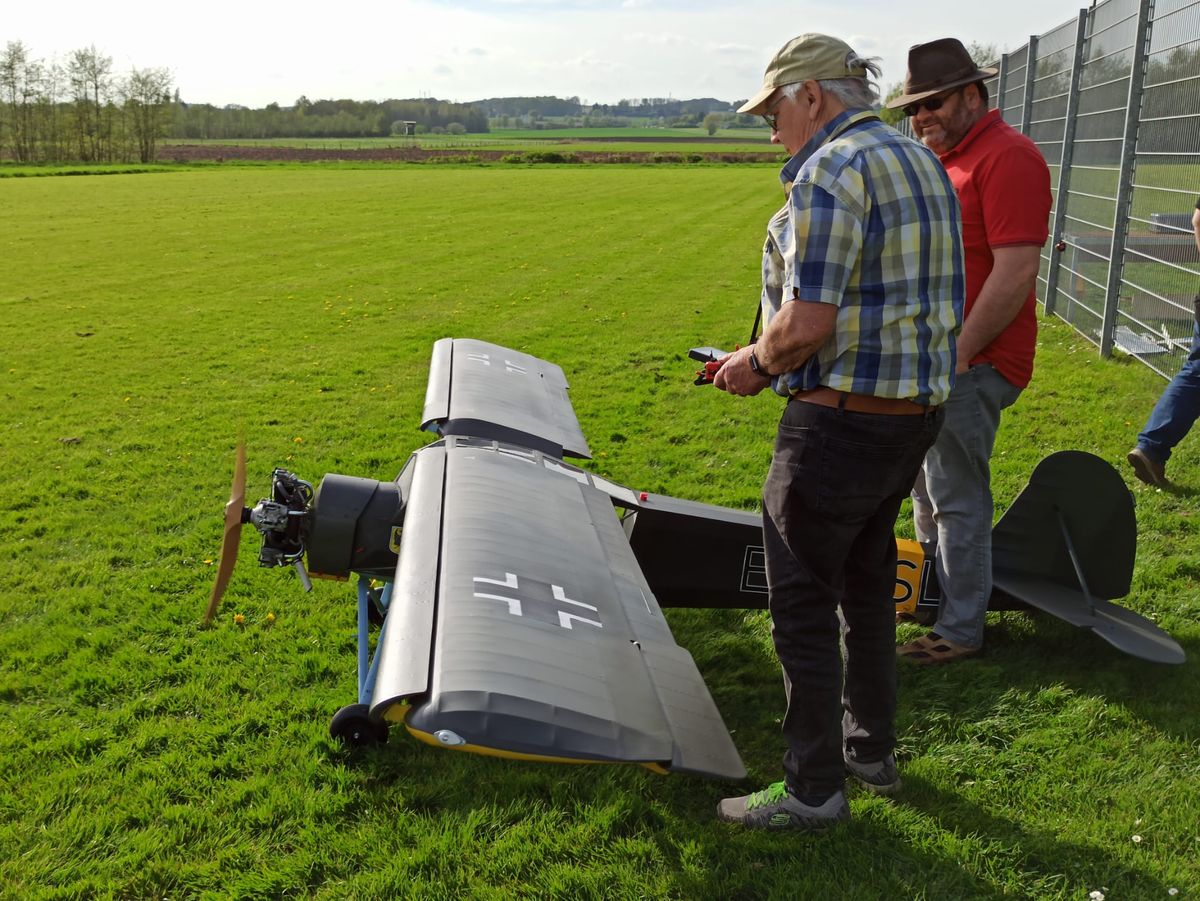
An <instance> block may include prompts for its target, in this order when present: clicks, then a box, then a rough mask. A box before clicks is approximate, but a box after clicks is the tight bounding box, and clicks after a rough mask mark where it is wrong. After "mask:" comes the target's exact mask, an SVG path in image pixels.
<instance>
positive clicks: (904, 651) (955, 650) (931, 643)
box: [896, 632, 983, 666]
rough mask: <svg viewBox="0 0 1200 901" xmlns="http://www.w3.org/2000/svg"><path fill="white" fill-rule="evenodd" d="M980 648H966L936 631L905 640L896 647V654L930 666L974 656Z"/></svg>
mask: <svg viewBox="0 0 1200 901" xmlns="http://www.w3.org/2000/svg"><path fill="white" fill-rule="evenodd" d="M981 650H983V649H982V648H968V647H967V646H966V645H961V644H959V643H958V642H956V641H951V640H950V639H949V638H943V637H942V636H941V635H938V634H937V633H936V632H930V633H929V634H928V635H922V636H921V637H920V638H917V639H914V640H913V641H909V642H906V643H905V644H902V645H900V647H898V648H896V656H897V657H901V658H903V659H905V660H911V661H912V662H913V663H916V664H919V665H921V666H932V665H934V664H939V663H951V662H953V661H955V660H964V659H966V658H967V657H974V656H975V655H976V654H978V653H979V652H980V651H981Z"/></svg>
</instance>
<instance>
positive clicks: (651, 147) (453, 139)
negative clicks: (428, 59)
mask: <svg viewBox="0 0 1200 901" xmlns="http://www.w3.org/2000/svg"><path fill="white" fill-rule="evenodd" d="M770 137H771V136H770V133H769V132H768V131H767V129H766V128H765V127H763V128H754V129H746V128H726V129H719V130H718V131H717V133H716V134H715V135H713V136H712V137H710V136H709V135H708V132H707V131H705V130H704V129H700V128H562V129H503V130H496V131H492V132H488V133H486V134H464V135H431V134H426V135H415V136H413V137H386V138H261V139H257V138H235V139H229V140H219V139H213V140H209V141H191V140H182V139H180V140H170V141H164V142H163V145H164V146H166V147H169V146H170V145H172V144H204V143H208V144H221V145H230V144H232V145H240V146H268V147H298V148H311V147H321V148H336V149H339V150H343V149H344V150H373V149H379V148H387V147H419V148H421V149H423V150H464V151H466V150H514V151H516V150H537V149H556V150H560V151H561V150H564V149H575V150H588V151H593V152H598V153H617V152H641V153H688V152H693V153H763V152H769V151H771V150H774V149H778V150H779V152H780V154H781V156H782V155H783V150H782V148H777V147H775V146H773V145H772V144H771V142H770ZM713 138H716V139H717V140H713Z"/></svg>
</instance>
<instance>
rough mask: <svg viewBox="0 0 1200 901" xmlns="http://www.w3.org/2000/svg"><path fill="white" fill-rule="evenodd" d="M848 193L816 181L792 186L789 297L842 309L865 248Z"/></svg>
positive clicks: (860, 218)
mask: <svg viewBox="0 0 1200 901" xmlns="http://www.w3.org/2000/svg"><path fill="white" fill-rule="evenodd" d="M855 206H856V204H853V203H852V202H849V198H847V196H846V193H845V192H844V191H840V190H834V191H831V190H828V189H827V188H825V187H823V186H821V185H819V184H816V183H815V182H813V181H809V180H804V181H798V182H796V183H795V184H794V185H793V186H792V194H791V203H790V212H791V217H792V230H793V231H792V233H793V234H794V235H795V244H794V247H795V250H794V252H795V262H794V264H793V265H792V266H790V267H788V269H789V272H790V275H791V283H790V285H789V287H790V288H791V289H792V291H789V292H788V294H789V295H791V294H793V293H798V294H799V296H800V297H801V298H802V299H804V300H808V301H818V302H820V303H831V304H833V305H834V306H838V307H840V306H841V305H842V301H843V299H844V298H845V296H846V288H847V286H848V285H849V284H850V281H851V278H852V276H853V274H854V270H855V268H856V266H857V265H858V260H859V256H860V255H861V252H862V244H863V216H862V212H861V210H859V209H855V208H854V207H855Z"/></svg>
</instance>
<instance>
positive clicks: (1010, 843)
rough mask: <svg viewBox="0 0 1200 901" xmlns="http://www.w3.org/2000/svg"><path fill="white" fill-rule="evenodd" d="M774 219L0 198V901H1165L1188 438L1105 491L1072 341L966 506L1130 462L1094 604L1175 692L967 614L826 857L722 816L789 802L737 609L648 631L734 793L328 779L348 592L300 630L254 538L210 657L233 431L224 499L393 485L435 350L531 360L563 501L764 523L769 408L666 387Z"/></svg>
mask: <svg viewBox="0 0 1200 901" xmlns="http://www.w3.org/2000/svg"><path fill="white" fill-rule="evenodd" d="M778 202H779V187H778V181H777V178H776V173H775V171H773V170H772V169H771V168H770V167H757V166H755V167H729V168H704V167H697V168H690V167H661V168H641V167H622V166H612V167H581V168H575V167H564V168H547V169H526V168H500V167H492V168H475V167H461V168H458V167H438V168H430V167H410V168H404V167H397V168H387V167H381V168H370V169H367V168H354V169H339V168H334V167H309V168H301V167H274V168H236V167H229V166H226V167H220V168H217V167H210V168H201V169H195V170H187V169H182V170H178V171H173V172H169V173H150V174H139V175H110V176H109V177H105V178H87V177H83V178H11V179H2V180H0V391H2V392H3V400H4V408H5V409H4V414H3V417H0V459H3V462H4V467H3V470H4V473H3V474H4V479H3V482H0V572H2V573H3V577H2V578H0V896H3V897H5V898H21V899H24V898H76V897H112V896H115V897H131V898H151V897H154V898H162V897H170V898H181V897H193V896H200V895H207V896H212V897H227V896H228V897H262V898H274V897H280V896H284V895H320V896H323V897H364V898H365V897H419V898H438V899H441V898H450V897H476V898H509V897H537V898H543V897H550V898H564V899H576V898H639V897H669V898H689V899H690V898H713V899H725V898H760V897H770V898H780V899H784V898H800V897H819V898H847V899H860V898H930V899H934V898H992V897H1018V898H1038V899H1041V898H1062V899H1083V898H1087V897H1088V896H1089V893H1090V892H1097V891H1099V892H1103V893H1104V894H1105V895H1106V897H1107V898H1109V899H1117V898H1122V899H1125V898H1168V897H1170V895H1169V894H1168V893H1169V890H1171V889H1177V890H1178V897H1185V898H1186V897H1196V895H1197V893H1198V892H1200V708H1198V707H1197V704H1196V700H1195V699H1196V698H1197V697H1198V696H1200V625H1197V609H1198V607H1200V603H1198V601H1197V587H1196V586H1197V579H1198V578H1200V563H1198V562H1197V556H1198V553H1197V552H1198V550H1200V524H1198V522H1197V518H1198V517H1197V515H1196V504H1197V498H1198V497H1200V475H1197V472H1198V471H1200V465H1198V464H1200V438H1198V437H1197V436H1195V435H1193V436H1192V437H1191V438H1190V439H1189V440H1188V441H1187V442H1185V443H1184V444H1183V445H1182V446H1181V447H1180V448H1179V450H1178V451H1177V454H1176V456H1175V457H1174V458H1173V459H1172V462H1171V467H1170V472H1171V475H1172V476H1173V477H1174V478H1176V479H1177V480H1178V486H1177V487H1176V488H1173V489H1172V490H1164V491H1155V490H1151V489H1148V488H1146V487H1145V486H1143V485H1141V484H1140V483H1137V482H1134V481H1132V478H1131V476H1129V473H1128V472H1127V471H1126V468H1125V467H1124V465H1123V464H1122V463H1121V461H1122V459H1123V455H1124V452H1125V451H1126V450H1127V449H1128V448H1129V446H1130V445H1131V443H1132V441H1133V438H1134V435H1135V433H1136V432H1137V430H1138V428H1139V426H1140V425H1141V423H1142V421H1143V420H1144V418H1145V415H1146V413H1147V412H1148V410H1149V408H1150V406H1151V405H1152V403H1153V402H1154V399H1155V398H1156V397H1157V395H1158V393H1159V392H1160V391H1161V390H1162V387H1163V385H1164V382H1163V381H1162V379H1161V378H1159V377H1157V376H1155V375H1154V374H1153V373H1151V372H1150V371H1148V370H1147V369H1145V368H1144V367H1142V366H1140V365H1137V364H1135V363H1132V362H1130V361H1123V362H1122V361H1104V360H1101V359H1099V358H1098V357H1097V356H1096V354H1095V349H1094V347H1092V345H1090V344H1088V343H1087V342H1086V341H1083V340H1082V339H1080V338H1078V337H1077V336H1076V335H1075V334H1074V333H1073V332H1072V331H1071V330H1070V329H1069V328H1067V327H1066V326H1064V325H1061V324H1056V323H1053V322H1050V323H1044V324H1043V332H1042V336H1041V339H1040V349H1039V358H1038V359H1039V363H1038V367H1039V368H1038V373H1037V375H1036V376H1035V380H1034V382H1033V384H1032V385H1031V386H1030V388H1029V389H1028V391H1027V392H1026V393H1025V395H1024V396H1023V397H1022V399H1021V400H1020V402H1019V403H1018V404H1017V405H1016V407H1014V408H1013V409H1012V410H1011V411H1010V412H1009V413H1007V414H1006V419H1005V424H1004V426H1003V428H1002V430H1001V434H1000V439H999V444H998V448H997V453H996V456H995V459H994V471H995V491H996V496H997V501H998V504H999V507H1000V508H1001V509H1002V508H1003V507H1005V506H1006V505H1007V504H1008V503H1010V502H1011V501H1012V499H1013V497H1014V496H1015V495H1016V494H1017V492H1018V491H1019V490H1020V488H1021V487H1022V485H1023V484H1024V481H1025V479H1026V477H1027V475H1028V473H1029V471H1030V470H1031V469H1032V468H1033V466H1034V464H1035V463H1036V461H1037V460H1038V459H1039V458H1040V457H1042V456H1043V455H1044V454H1046V453H1048V452H1050V451H1053V450H1058V449H1062V448H1079V449H1083V450H1088V451H1091V452H1093V453H1096V454H1099V455H1100V456H1102V457H1104V458H1106V459H1108V460H1110V461H1112V462H1113V463H1114V464H1118V465H1120V468H1121V471H1122V473H1123V474H1124V475H1126V477H1127V479H1128V480H1129V481H1130V485H1131V488H1132V489H1133V491H1134V494H1135V496H1136V499H1137V504H1138V519H1139V526H1140V533H1141V537H1140V542H1139V556H1138V566H1137V571H1136V575H1135V582H1134V586H1133V591H1132V592H1131V595H1130V598H1129V599H1128V602H1127V603H1128V605H1129V606H1131V607H1133V608H1134V609H1137V610H1138V611H1140V612H1142V613H1144V614H1146V615H1148V616H1151V617H1153V618H1154V619H1155V620H1156V621H1158V622H1159V623H1160V624H1161V625H1162V626H1163V627H1164V628H1166V629H1167V630H1168V631H1170V632H1171V633H1172V634H1173V635H1174V636H1176V638H1177V639H1178V640H1179V641H1180V642H1181V644H1182V645H1183V646H1184V648H1185V649H1186V651H1187V653H1188V657H1189V659H1188V662H1187V663H1186V664H1184V665H1183V666H1180V667H1161V666H1155V665H1151V664H1148V663H1144V662H1141V661H1138V660H1134V659H1132V658H1130V657H1127V656H1124V655H1121V654H1119V653H1117V652H1115V651H1114V650H1112V649H1111V648H1110V647H1109V646H1108V645H1107V644H1105V643H1103V642H1102V641H1100V640H1099V639H1097V638H1095V637H1093V636H1090V635H1087V634H1082V633H1078V632H1076V631H1075V630H1073V629H1071V628H1070V627H1068V626H1066V625H1064V624H1062V623H1060V622H1058V621H1054V620H1049V619H1045V618H1041V619H1032V618H1028V617H1025V616H1023V615H1019V614H1005V615H1002V616H1000V615H994V618H993V620H992V621H991V623H990V625H989V633H988V647H987V653H986V654H985V655H984V656H983V657H981V658H978V659H975V660H971V661H966V662H963V663H960V664H957V665H955V666H953V667H947V668H943V669H935V670H932V671H928V672H926V671H918V670H915V669H909V668H905V669H904V670H902V673H901V679H900V693H901V694H900V714H899V722H898V729H899V735H900V747H899V756H900V758H901V768H902V773H903V775H904V778H905V780H906V788H905V790H904V791H903V793H901V794H900V795H899V796H898V797H897V798H895V799H894V800H884V799H877V798H874V797H871V796H867V795H865V794H855V795H853V796H852V799H851V807H852V810H853V815H854V819H853V820H852V822H851V823H849V824H847V825H846V826H844V827H841V828H839V829H837V830H835V831H833V832H832V833H829V834H826V835H823V836H817V837H805V836H795V835H758V834H743V833H740V832H737V831H735V830H732V829H730V828H727V827H725V826H724V825H722V824H719V823H717V822H715V821H714V817H713V808H714V806H715V804H716V802H717V800H718V799H719V798H721V797H722V796H724V795H726V794H730V793H742V792H743V791H744V790H745V789H746V788H759V787H762V785H763V784H765V783H766V782H768V781H772V780H774V779H775V778H777V777H778V773H779V757H780V754H781V752H782V745H781V741H780V736H779V718H780V717H781V715H782V713H783V708H782V695H781V691H780V686H779V678H778V671H777V667H776V664H775V662H774V659H773V653H772V651H771V646H770V638H769V634H768V622H767V619H766V617H765V615H764V614H762V613H757V612H751V613H743V612H704V611H686V610H680V611H670V612H669V619H670V621H671V624H672V628H673V630H674V633H675V636H676V638H677V640H678V641H679V643H680V644H681V645H683V646H684V647H686V648H688V649H689V650H690V651H691V652H692V654H693V655H694V656H695V658H696V660H697V663H698V665H699V667H700V670H701V672H702V673H703V674H704V675H705V677H706V679H707V682H708V684H709V686H710V688H711V690H712V693H713V696H714V698H715V700H716V702H717V704H718V706H719V707H720V709H721V711H722V713H723V715H724V717H725V719H726V723H727V725H729V727H730V728H731V730H732V732H733V736H734V739H735V741H736V743H737V745H738V747H739V749H740V751H741V752H742V755H743V758H744V759H745V761H746V764H747V766H748V768H749V770H750V772H751V781H750V783H748V785H747V786H734V785H723V784H719V783H712V782H705V781H701V780H698V779H693V778H689V777H680V776H672V777H666V778H664V777H658V776H654V775H651V774H649V773H646V772H644V771H641V770H638V769H634V768H624V767H570V766H557V765H532V764H520V763H515V762H508V761H500V760H494V759H485V758H479V757H473V756H470V755H462V754H454V753H451V752H447V751H440V750H437V749H433V748H428V747H426V746H424V745H418V744H417V743H415V742H413V741H411V740H408V739H406V738H405V737H404V736H403V735H402V734H401V732H400V730H394V732H393V737H392V741H391V743H390V744H389V745H387V746H386V747H383V748H380V749H376V750H371V751H369V752H366V753H362V754H358V755H352V754H349V753H347V752H346V751H344V750H343V749H342V748H341V747H340V746H338V745H337V744H335V743H334V742H333V741H332V740H331V739H330V738H329V736H328V732H327V729H328V724H329V718H330V716H331V715H332V713H333V712H334V711H335V710H336V709H337V708H338V707H340V706H341V705H343V704H346V703H350V702H351V701H352V700H353V699H354V691H355V658H354V647H355V634H354V628H355V627H354V601H353V596H352V591H351V590H350V589H349V588H348V587H347V586H344V585H336V584H330V583H317V585H316V586H315V589H314V591H313V592H312V593H311V594H309V595H305V594H303V593H302V592H301V591H300V589H299V588H298V587H297V585H296V583H295V580H294V577H293V576H292V575H291V573H290V572H285V571H265V570H260V569H258V568H257V567H256V566H255V565H254V550H253V548H254V546H255V545H256V542H255V541H254V539H252V538H251V537H250V535H247V536H246V540H245V547H243V550H242V564H241V567H240V568H239V570H238V571H237V573H236V574H235V576H234V578H233V581H232V584H231V586H230V590H229V593H228V594H227V595H226V600H225V601H224V603H223V605H222V608H221V611H220V615H219V617H218V620H217V621H216V622H215V624H214V626H213V627H211V628H203V627H201V625H200V618H201V612H202V610H203V607H204V603H205V601H206V599H207V595H208V591H209V588H210V586H211V580H212V577H213V567H212V565H211V561H212V560H213V558H215V556H216V553H217V550H218V545H219V541H220V534H221V522H222V507H223V504H224V502H225V499H226V497H227V496H228V485H229V480H230V476H231V473H232V465H233V447H234V443H235V441H236V437H237V435H238V434H239V433H240V434H244V435H245V438H246V443H247V449H248V456H249V461H250V467H249V468H250V488H249V500H251V502H252V501H253V500H254V499H255V498H257V497H258V496H260V495H261V494H263V493H265V492H266V490H267V488H268V483H269V476H270V471H271V469H272V467H274V466H276V465H280V466H285V467H287V468H288V469H291V470H293V471H295V472H297V473H299V474H301V475H302V476H304V477H308V478H310V479H312V480H316V479H317V478H319V477H320V476H321V475H322V474H323V473H325V472H342V473H347V474H353V475H361V476H369V477H373V478H379V479H388V478H392V477H394V476H395V474H396V473H397V472H398V471H399V469H400V467H401V465H402V464H403V462H404V460H405V458H406V457H407V455H408V454H409V453H410V452H411V451H412V450H413V449H414V448H416V447H417V446H419V445H421V444H422V443H424V442H425V441H426V440H428V438H429V436H428V435H424V434H422V433H420V432H418V431H417V425H418V420H419V416H420V411H421V405H422V401H423V398H424V390H425V377H426V370H427V366H428V359H429V350H430V346H431V344H432V343H433V341H434V340H436V339H437V338H440V337H443V336H447V335H456V336H469V337H477V338H480V339H484V340H489V341H494V342H497V343H500V344H504V345H508V346H511V347H515V348H518V349H520V350H523V351H526V352H529V353H533V354H536V355H538V356H541V357H544V358H547V359H549V360H552V361H554V362H556V363H558V364H560V365H561V366H562V367H563V369H564V370H565V372H566V374H567V376H568V378H569V380H570V381H571V384H572V390H571V395H572V400H573V403H574V406H575V410H576V412H577V414H578V417H579V420H580V422H581V424H582V426H583V428H584V431H585V434H586V435H587V437H588V441H589V443H590V445H591V448H592V451H593V453H594V455H595V460H594V461H593V462H592V463H591V464H589V465H590V466H591V467H592V468H593V469H595V470H597V471H599V472H601V473H604V474H605V475H607V476H610V477H611V478H613V479H615V480H617V481H619V482H621V483H623V484H626V485H629V486H631V487H634V488H636V489H642V490H648V491H662V492H667V493H671V494H674V495H677V496H680V497H686V498H693V499H697V500H704V501H710V502H716V503H721V504H725V505H730V506H736V507H744V508H755V507H756V506H757V504H758V496H759V489H760V485H761V481H762V478H763V476H764V474H765V471H766V467H767V462H768V459H769V456H770V449H771V440H772V437H773V430H774V423H775V421H776V419H777V416H778V413H779V403H778V402H777V401H776V400H774V399H772V398H768V397H760V398H757V399H754V400H742V401H738V400H735V399H732V398H729V397H726V396H723V395H719V394H718V393H716V392H714V391H712V390H711V389H698V388H694V387H692V386H691V384H690V375H691V372H692V369H693V366H692V364H690V363H689V362H688V361H687V359H686V358H685V352H686V349H687V348H688V347H690V346H693V345H697V344H710V343H711V344H720V345H726V346H729V345H732V344H733V343H734V342H735V341H738V340H745V337H746V335H747V334H748V332H749V329H750V323H751V319H752V317H753V310H754V304H755V303H756V298H757V294H758V265H759V248H760V246H761V240H762V228H763V224H764V222H765V219H766V218H767V217H768V216H769V215H770V213H771V212H773V210H774V208H775V207H776V205H777V204H778ZM998 512H999V511H998ZM900 528H901V531H909V527H908V524H907V522H905V521H904V519H903V517H902V521H901V523H900ZM235 614H240V615H242V616H243V617H244V623H243V624H242V625H237V624H235V622H234V619H233V617H234V615H235ZM272 616H273V617H274V619H273V621H272V620H271V619H270V617H272Z"/></svg>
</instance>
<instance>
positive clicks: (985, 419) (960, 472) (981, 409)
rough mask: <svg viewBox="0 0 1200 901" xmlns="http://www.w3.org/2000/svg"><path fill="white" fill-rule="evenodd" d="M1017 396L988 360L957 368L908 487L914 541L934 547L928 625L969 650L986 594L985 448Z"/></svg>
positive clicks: (988, 498)
mask: <svg viewBox="0 0 1200 901" xmlns="http://www.w3.org/2000/svg"><path fill="white" fill-rule="evenodd" d="M1020 394H1021V389H1020V388H1018V387H1016V386H1015V385H1013V384H1012V383H1011V382H1009V381H1008V380H1007V379H1006V378H1004V376H1002V375H1001V374H1000V373H998V372H997V371H996V370H995V368H993V367H992V366H991V364H988V363H984V364H981V365H979V366H972V367H971V368H970V369H968V370H967V371H966V372H964V373H961V374H960V375H959V376H958V378H957V379H956V380H955V382H954V388H953V390H952V391H951V392H950V399H949V400H948V401H947V402H946V406H945V410H946V424H945V425H944V426H943V427H942V431H941V432H940V433H939V434H938V439H937V441H936V442H935V443H934V445H933V447H932V448H931V449H930V451H929V453H928V454H927V455H926V457H925V465H924V466H923V467H922V469H921V473H920V475H919V476H918V477H917V479H916V482H915V484H914V485H913V492H912V497H913V521H914V525H915V526H916V532H917V540H918V541H920V542H921V543H922V544H923V545H925V547H926V548H927V553H928V549H930V548H931V547H936V566H937V577H938V584H939V585H940V586H941V589H942V602H941V605H940V606H939V608H938V619H937V625H936V626H934V631H935V632H937V633H938V634H939V635H941V636H942V637H944V638H949V639H950V640H951V641H953V642H956V643H957V644H960V645H963V646H965V647H968V648H978V647H982V646H983V625H984V620H985V619H986V615H987V607H988V601H989V600H990V599H991V596H992V516H993V513H994V511H993V507H992V470H991V459H992V448H993V447H994V446H995V444H996V432H997V431H998V430H999V428H1000V411H1001V410H1003V409H1004V408H1005V407H1008V406H1011V405H1012V404H1013V403H1014V402H1015V401H1016V399H1017V397H1018V396H1020Z"/></svg>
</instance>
